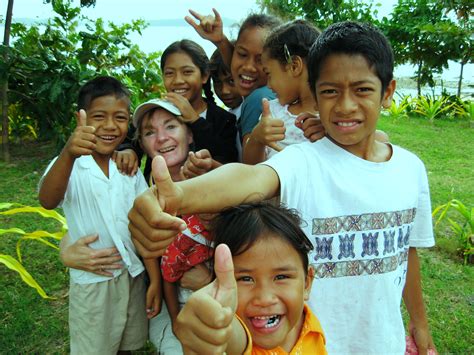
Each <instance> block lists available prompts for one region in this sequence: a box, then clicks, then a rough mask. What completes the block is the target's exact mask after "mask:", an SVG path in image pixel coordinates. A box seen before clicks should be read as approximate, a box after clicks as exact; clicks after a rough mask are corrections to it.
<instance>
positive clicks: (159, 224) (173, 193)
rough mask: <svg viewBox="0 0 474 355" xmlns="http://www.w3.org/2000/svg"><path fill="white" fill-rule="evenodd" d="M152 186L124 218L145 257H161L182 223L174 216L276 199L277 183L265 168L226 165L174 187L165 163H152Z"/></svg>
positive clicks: (262, 166) (278, 182)
mask: <svg viewBox="0 0 474 355" xmlns="http://www.w3.org/2000/svg"><path fill="white" fill-rule="evenodd" d="M152 172H153V177H154V179H155V182H156V187H152V188H150V189H149V190H147V191H145V192H144V193H143V194H142V195H140V196H138V197H137V198H136V199H135V202H134V204H133V207H132V209H131V210H130V212H129V214H128V217H129V220H130V224H129V229H130V232H131V234H132V237H133V242H134V244H135V246H136V248H137V250H138V252H139V253H140V255H141V256H142V257H144V258H149V257H156V256H161V255H163V253H164V251H165V249H166V247H167V246H168V245H169V244H170V243H171V241H172V240H173V239H174V237H175V236H176V234H177V233H178V232H180V231H181V230H183V229H184V228H185V227H186V224H185V223H184V222H183V221H181V220H180V219H178V218H177V217H173V216H175V215H176V214H191V213H200V212H219V211H221V210H222V209H224V208H227V207H231V206H236V205H239V204H242V203H249V202H256V201H261V200H265V199H269V198H271V197H274V196H276V195H277V193H278V189H279V186H280V181H279V179H278V175H277V173H276V172H275V171H274V170H273V169H272V168H270V167H269V166H266V165H255V166H251V165H244V164H237V163H233V164H226V165H224V166H222V167H220V168H219V169H216V170H213V171H210V172H209V173H207V174H205V175H202V176H198V177H196V178H193V179H190V180H186V181H181V182H179V183H174V182H173V181H172V180H171V177H170V175H169V172H168V169H167V167H166V162H165V160H164V159H163V158H162V157H160V156H158V157H155V159H153V164H152Z"/></svg>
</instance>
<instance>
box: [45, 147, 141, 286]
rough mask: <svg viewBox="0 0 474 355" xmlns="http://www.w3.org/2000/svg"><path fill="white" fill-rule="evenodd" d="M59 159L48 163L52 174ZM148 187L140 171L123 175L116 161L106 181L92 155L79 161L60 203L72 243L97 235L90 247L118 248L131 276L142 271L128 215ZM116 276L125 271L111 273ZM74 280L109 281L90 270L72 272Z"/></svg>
mask: <svg viewBox="0 0 474 355" xmlns="http://www.w3.org/2000/svg"><path fill="white" fill-rule="evenodd" d="M56 159H57V158H55V159H53V161H52V162H51V163H50V164H49V166H48V167H47V169H46V172H45V174H46V173H47V172H48V171H49V169H50V168H51V166H52V165H53V163H54V162H55V161H56ZM147 188H148V186H147V184H146V182H145V178H144V177H143V174H142V173H141V171H140V170H138V172H137V174H136V175H135V176H126V175H122V174H121V173H120V172H119V171H118V170H117V166H116V164H115V162H114V161H112V160H110V162H109V177H108V178H107V177H106V176H105V175H104V173H103V172H102V170H101V169H100V167H99V166H98V165H97V163H96V162H95V160H94V158H93V157H92V156H90V155H88V156H82V157H80V158H78V159H76V161H75V163H74V167H73V169H72V172H71V176H70V178H69V183H68V187H67V190H66V193H65V194H64V199H63V201H62V202H61V205H60V207H62V209H63V211H64V214H65V216H66V220H67V224H68V227H69V235H70V238H71V242H72V243H74V242H75V241H77V240H78V239H79V238H81V237H84V236H86V235H91V234H98V235H99V239H98V240H97V241H96V242H94V243H92V244H89V246H90V247H91V248H94V249H103V248H110V247H116V248H117V249H118V251H119V253H120V255H121V257H122V262H123V264H124V268H125V269H127V270H128V272H129V273H130V275H131V276H132V277H135V276H137V275H138V274H140V273H141V272H142V271H143V270H144V267H143V264H142V262H141V261H140V259H139V258H138V256H137V255H136V251H135V246H134V245H133V243H132V240H131V236H130V231H129V230H128V212H129V210H130V209H131V207H132V206H133V201H134V200H135V197H136V196H138V195H139V194H141V193H142V192H143V191H145V190H146V189H147ZM112 273H113V274H114V277H117V276H118V275H120V274H121V273H122V270H114V271H112ZM70 275H71V280H72V281H73V282H75V283H79V284H88V283H95V282H101V281H106V280H110V279H111V277H105V276H100V275H96V274H94V273H90V272H87V271H82V270H77V269H72V268H71V269H70Z"/></svg>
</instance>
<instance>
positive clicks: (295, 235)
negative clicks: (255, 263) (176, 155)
mask: <svg viewBox="0 0 474 355" xmlns="http://www.w3.org/2000/svg"><path fill="white" fill-rule="evenodd" d="M300 224H301V219H300V217H299V215H298V212H297V211H296V210H293V209H288V208H285V207H283V206H278V207H277V206H274V205H272V204H270V203H268V202H259V203H255V204H249V205H240V206H237V207H232V208H229V209H227V210H224V211H223V212H221V213H220V214H219V215H217V216H216V217H215V218H214V219H213V220H212V222H211V228H210V229H211V234H212V238H213V241H214V245H215V246H217V245H219V244H227V246H228V247H229V249H230V252H231V253H232V255H233V256H236V255H240V254H242V253H244V252H245V251H247V250H248V249H249V248H251V247H252V245H253V244H254V243H255V242H256V241H258V240H259V238H262V237H263V236H264V234H267V233H271V234H272V235H274V236H277V237H280V238H281V239H282V240H284V241H286V242H288V243H290V244H291V246H292V247H293V248H294V249H295V250H296V251H297V252H298V254H299V255H300V257H301V261H302V263H303V267H304V270H305V274H306V272H307V270H308V264H309V261H308V253H309V252H310V251H311V250H312V249H313V245H312V244H311V242H310V240H309V239H308V237H307V236H306V234H305V233H304V232H303V231H302V230H301V228H300Z"/></svg>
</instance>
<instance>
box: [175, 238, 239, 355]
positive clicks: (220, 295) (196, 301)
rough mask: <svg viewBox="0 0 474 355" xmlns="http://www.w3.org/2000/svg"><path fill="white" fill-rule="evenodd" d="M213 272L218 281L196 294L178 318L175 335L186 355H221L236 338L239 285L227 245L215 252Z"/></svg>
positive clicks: (220, 246) (222, 245) (219, 247)
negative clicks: (234, 323)
mask: <svg viewBox="0 0 474 355" xmlns="http://www.w3.org/2000/svg"><path fill="white" fill-rule="evenodd" d="M214 271H215V273H216V279H215V280H214V281H213V282H212V283H210V284H209V285H207V286H206V287H204V288H201V289H200V290H198V291H196V292H194V293H193V294H192V296H191V297H190V298H189V299H188V301H187V302H186V304H185V305H184V307H183V309H182V310H181V312H180V313H179V315H178V317H177V321H176V326H175V333H176V335H177V337H178V338H179V340H180V341H181V343H182V344H183V348H184V350H185V353H198V354H222V353H224V352H225V351H226V349H227V345H228V343H229V341H230V338H231V336H232V334H233V332H232V324H233V320H234V313H235V310H236V309H237V283H236V281H235V277H234V265H233V262H232V255H231V254H230V250H229V248H228V247H227V245H225V244H220V245H218V246H217V248H216V250H215V253H214Z"/></svg>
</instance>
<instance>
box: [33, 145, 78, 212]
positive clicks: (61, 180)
mask: <svg viewBox="0 0 474 355" xmlns="http://www.w3.org/2000/svg"><path fill="white" fill-rule="evenodd" d="M74 161H75V158H74V157H72V156H71V155H69V154H68V153H67V152H65V151H64V150H63V151H62V152H61V154H60V155H59V157H58V159H57V160H56V161H55V162H54V164H53V166H52V167H51V169H50V170H49V171H48V173H47V174H46V176H45V177H44V179H43V182H42V184H41V186H40V189H39V194H38V198H39V201H40V204H41V206H43V207H44V208H46V209H53V208H56V207H57V206H58V205H59V203H60V202H61V200H62V199H63V198H64V194H65V193H66V190H67V185H68V183H69V177H70V176H71V171H72V168H73V166H74Z"/></svg>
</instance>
